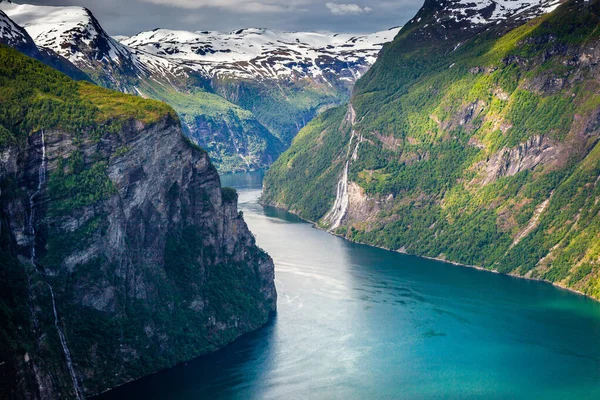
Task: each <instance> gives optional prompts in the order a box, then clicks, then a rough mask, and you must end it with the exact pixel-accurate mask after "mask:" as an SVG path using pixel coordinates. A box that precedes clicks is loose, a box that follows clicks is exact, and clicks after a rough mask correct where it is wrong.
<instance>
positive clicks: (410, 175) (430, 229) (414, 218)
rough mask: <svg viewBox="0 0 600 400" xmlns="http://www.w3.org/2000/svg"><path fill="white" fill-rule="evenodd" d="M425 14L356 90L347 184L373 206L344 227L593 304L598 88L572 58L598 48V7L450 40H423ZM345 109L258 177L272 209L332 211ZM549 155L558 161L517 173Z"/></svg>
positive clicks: (364, 238) (596, 289)
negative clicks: (550, 285) (555, 287)
mask: <svg viewBox="0 0 600 400" xmlns="http://www.w3.org/2000/svg"><path fill="white" fill-rule="evenodd" d="M427 18H429V17H428V14H426V13H425V14H423V21H422V22H421V23H420V24H416V23H415V24H413V25H410V24H409V25H408V26H407V27H406V28H405V29H403V30H402V32H401V34H400V35H399V36H398V38H396V40H395V41H394V42H393V43H392V44H391V45H389V46H387V47H386V48H385V49H384V51H383V52H382V56H381V57H380V59H379V60H378V61H377V63H376V64H375V66H374V67H373V68H372V69H371V70H370V71H369V72H368V73H367V74H366V75H365V77H364V78H363V79H361V80H360V81H359V82H358V84H357V86H356V89H355V93H354V96H353V98H352V105H353V106H354V109H355V110H356V114H357V121H358V122H357V123H356V125H355V126H354V129H355V131H356V132H357V135H358V134H360V135H362V136H363V138H364V140H363V142H362V143H361V144H360V149H359V152H358V158H357V159H356V160H352V162H351V168H350V173H349V180H350V181H352V182H355V183H357V184H358V185H359V186H360V187H361V188H362V190H363V191H364V194H365V196H366V197H367V198H369V199H372V203H373V204H374V210H375V211H373V212H372V213H371V214H368V215H365V216H364V217H362V218H358V219H356V220H349V221H346V224H345V225H344V226H342V227H341V228H340V230H339V232H338V233H341V234H344V235H345V236H347V237H348V238H350V239H352V240H355V241H359V242H365V243H370V244H374V245H378V246H382V247H386V248H390V249H395V250H397V249H402V250H403V251H407V252H409V253H412V254H417V255H424V256H431V257H440V258H445V259H447V260H451V261H455V262H460V263H464V264H469V265H479V266H483V267H487V268H490V269H496V270H499V271H501V272H504V273H513V274H518V275H527V276H530V277H534V278H540V279H547V280H550V281H553V282H557V283H560V284H561V285H564V286H569V287H573V288H575V289H577V290H580V291H582V292H585V293H587V294H589V295H591V296H594V297H597V298H600V265H599V264H598V255H600V249H599V248H598V247H599V246H598V245H597V244H596V243H597V242H598V237H599V236H598V235H600V219H599V218H598V211H600V210H597V205H596V204H597V203H598V201H597V199H598V198H600V193H598V192H597V191H598V181H597V177H598V175H599V174H600V170H599V168H600V150H598V149H597V148H595V147H594V145H595V143H596V141H597V137H598V135H599V133H598V127H597V123H595V121H596V118H597V117H596V115H597V113H598V109H599V107H600V103H599V101H598V96H597V93H598V91H599V90H600V86H599V85H598V83H597V81H596V79H595V78H594V73H593V71H592V69H590V68H588V67H587V66H586V65H585V63H577V62H574V61H573V60H576V59H577V56H576V55H577V54H582V53H583V52H584V48H588V47H595V46H597V45H598V41H599V39H600V36H599V32H600V29H599V28H600V2H598V1H595V2H593V3H591V4H585V3H584V2H574V1H572V2H569V3H566V4H564V5H562V6H561V7H559V8H558V9H557V10H556V11H555V12H553V13H552V14H549V15H545V16H543V17H541V18H538V19H535V20H533V21H530V22H528V23H526V24H524V25H522V26H520V27H517V28H515V29H513V30H510V31H506V30H505V28H502V27H495V28H494V29H490V30H488V31H485V32H483V33H480V34H478V35H475V36H473V37H470V38H467V37H465V36H461V35H464V34H463V33H461V32H457V33H456V38H454V40H448V41H443V40H435V38H432V39H428V38H427V36H426V35H422V34H421V32H422V30H423V29H426V28H425V25H426V24H427V23H430V22H431V21H429V20H428V19H427ZM503 29H504V30H503ZM452 34H453V33H449V36H452ZM459 41H460V42H461V46H459V47H457V46H456V44H457V42H459ZM344 111H345V108H340V109H338V110H335V111H331V112H329V113H328V114H327V115H324V116H323V118H318V119H316V120H315V121H314V122H312V123H311V124H309V126H307V127H306V128H305V129H304V130H303V131H302V132H301V133H300V134H299V136H298V139H296V140H295V141H294V143H293V145H292V147H291V148H290V149H289V150H288V151H287V152H286V153H284V154H283V155H282V156H281V158H280V159H279V161H277V162H276V163H275V164H274V165H273V167H272V169H271V171H270V172H269V173H268V175H267V177H266V179H265V182H266V185H267V188H266V191H265V194H264V200H265V201H266V202H268V203H271V204H276V205H279V206H284V207H286V208H288V209H291V210H293V211H295V212H298V213H299V214H300V215H301V216H303V217H305V218H308V219H310V220H313V221H319V220H320V219H321V218H322V217H323V216H324V215H325V214H326V213H327V211H328V210H329V209H330V207H331V205H332V203H333V199H334V197H335V193H336V185H337V182H338V181H339V179H340V176H341V170H342V166H343V164H344V163H345V162H346V160H347V159H348V158H347V154H348V153H347V146H348V141H349V133H348V131H349V128H348V127H347V124H343V123H341V121H342V117H341V116H342V115H343V113H344ZM324 127H328V128H329V129H324ZM584 132H585V133H584ZM541 137H543V138H544V139H543V143H542V139H540V138H541ZM540 143H542V144H541V145H540ZM537 146H541V148H538V147H537ZM544 146H545V147H544ZM548 147H552V148H551V149H550V150H548V149H547V148H548ZM511 149H512V150H513V151H512V152H509V151H510V150H511ZM544 150H545V151H549V152H551V154H552V157H550V158H547V159H544V160H543V161H542V163H541V164H540V165H537V166H536V165H535V163H533V161H529V162H532V163H533V164H532V165H533V166H534V167H533V168H532V167H524V168H522V170H520V168H521V167H518V165H520V164H519V163H522V162H523V161H522V160H523V159H525V158H527V157H529V158H528V159H529V160H533V159H535V157H538V155H539V154H541V152H542V151H544ZM528 152H529V153H528ZM511 158H513V159H512V160H511ZM493 163H497V165H498V169H496V170H494V169H493V168H492V165H491V164H493ZM509 167H510V168H513V170H511V171H509V169H510V168H509Z"/></svg>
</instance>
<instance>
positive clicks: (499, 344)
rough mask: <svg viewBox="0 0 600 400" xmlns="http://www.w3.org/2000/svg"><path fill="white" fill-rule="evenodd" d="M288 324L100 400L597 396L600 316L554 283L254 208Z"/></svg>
mask: <svg viewBox="0 0 600 400" xmlns="http://www.w3.org/2000/svg"><path fill="white" fill-rule="evenodd" d="M222 181H223V184H224V186H233V187H236V188H237V189H238V192H239V202H240V208H241V209H242V210H243V211H244V217H245V219H246V221H247V222H248V225H249V226H250V228H251V230H252V231H253V232H254V233H255V235H256V238H257V243H258V244H259V245H260V246H261V247H262V248H264V249H265V250H266V251H268V252H269V254H270V255H271V256H272V257H273V259H274V260H275V265H276V285H277V289H278V293H279V303H278V315H277V318H276V319H275V320H273V321H272V322H271V323H270V324H269V325H268V326H267V327H265V328H264V329H262V330H260V331H258V332H254V333H252V334H250V335H247V336H246V337H244V338H242V339H240V340H239V341H237V342H236V343H234V344H233V345H231V346H229V347H227V348H226V349H223V350H221V351H219V352H217V353H214V354H211V355H208V356H206V357H201V358H199V359H198V360H195V361H192V362H190V363H188V364H186V365H183V366H179V367H176V368H174V369H171V370H169V371H165V372H162V373H160V374H157V375H154V376H152V377H149V378H146V379H142V380H140V381H138V382H134V383H132V384H129V385H126V386H124V387H122V388H119V389H117V390H114V391H112V392H109V393H107V394H106V395H105V396H102V399H120V398H123V399H125V398H127V399H129V398H148V399H165V398H168V399H204V398H206V399H282V398H289V399H396V398H401V399H448V398H450V399H452V398H456V399H471V398H481V399H488V398H494V399H530V398H539V399H566V398H569V399H598V398H600V305H599V304H598V303H596V302H593V301H591V300H588V299H585V298H583V297H580V296H577V295H574V294H571V293H568V292H565V291H562V290H558V289H556V288H554V287H552V286H551V285H547V284H542V283H538V282H531V281H525V280H518V279H515V278H511V277H506V276H501V275H496V274H490V273H487V272H482V271H476V270H473V269H468V268H460V267H455V266H452V265H448V264H444V263H440V262H435V261H430V260H424V259H419V258H416V257H410V256H405V255H401V254H397V253H393V252H389V251H384V250H380V249H374V248H371V247H367V246H362V245H357V244H353V243H349V242H346V241H344V240H342V239H339V238H336V237H333V236H331V235H329V234H327V233H325V232H322V231H319V230H316V229H314V228H312V226H311V225H310V224H307V223H304V222H302V221H301V220H300V219H299V218H297V217H295V216H293V215H291V214H288V213H286V212H283V211H281V210H276V209H273V208H263V207H262V206H260V205H259V204H258V202H257V199H258V197H259V195H260V188H261V182H262V175H261V174H260V173H252V174H238V175H228V176H224V177H223V178H222Z"/></svg>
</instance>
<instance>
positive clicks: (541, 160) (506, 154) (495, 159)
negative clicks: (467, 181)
mask: <svg viewBox="0 0 600 400" xmlns="http://www.w3.org/2000/svg"><path fill="white" fill-rule="evenodd" d="M565 151H566V148H565V146H564V145H563V144H561V143H552V141H551V140H550V139H548V138H547V137H544V136H535V137H532V138H531V139H529V140H527V141H526V142H524V143H521V144H520V145H518V146H517V147H514V148H511V149H508V148H506V149H502V150H501V151H499V152H498V153H496V154H494V155H493V156H492V157H491V158H490V159H489V161H488V162H487V163H486V170H485V178H484V180H483V184H484V185H485V184H488V183H491V182H493V181H495V180H496V179H498V178H501V177H505V176H513V175H516V174H518V173H519V172H521V171H525V170H533V169H534V168H536V167H537V166H539V165H546V164H551V163H557V162H559V161H560V159H561V155H562V154H563V153H564V152H565Z"/></svg>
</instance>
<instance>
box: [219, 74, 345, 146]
mask: <svg viewBox="0 0 600 400" xmlns="http://www.w3.org/2000/svg"><path fill="white" fill-rule="evenodd" d="M214 85H215V87H216V91H217V93H219V94H221V95H222V96H223V97H225V98H226V99H229V100H230V101H232V102H234V103H236V104H238V105H239V106H241V107H243V108H245V109H247V110H250V111H252V113H253V114H254V115H255V116H256V118H257V119H258V120H259V121H260V122H261V123H262V124H263V125H264V126H266V127H267V128H268V129H269V130H270V131H271V132H273V134H274V135H275V136H277V137H278V138H279V139H280V140H281V142H282V143H284V144H285V146H286V147H287V146H289V145H290V144H291V142H292V139H293V138H294V137H295V136H296V134H297V133H298V131H299V130H300V128H302V127H303V126H305V125H306V124H307V123H308V122H309V121H310V120H312V119H313V118H314V117H315V116H316V115H317V114H318V113H319V112H320V111H322V110H323V109H324V108H327V107H331V106H334V105H339V104H341V103H343V102H345V101H347V100H348V98H349V93H348V88H346V87H332V86H329V85H325V84H322V85H317V84H315V83H314V82H310V81H309V80H302V81H296V82H293V83H285V82H269V81H264V82H262V81H261V82H257V81H250V80H238V79H219V80H217V81H216V82H214Z"/></svg>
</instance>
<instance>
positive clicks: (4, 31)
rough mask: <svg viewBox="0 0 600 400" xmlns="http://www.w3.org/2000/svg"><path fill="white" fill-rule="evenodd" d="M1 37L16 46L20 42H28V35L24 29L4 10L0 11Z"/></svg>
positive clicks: (10, 44)
mask: <svg viewBox="0 0 600 400" xmlns="http://www.w3.org/2000/svg"><path fill="white" fill-rule="evenodd" d="M0 38H2V39H3V40H4V41H6V43H8V45H9V46H15V47H16V46H18V45H19V44H20V43H22V44H26V43H27V36H25V34H24V33H23V29H22V28H21V27H20V26H19V25H17V24H15V23H14V22H13V21H12V20H11V19H10V18H8V16H7V15H6V14H5V13H3V12H2V11H0Z"/></svg>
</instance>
